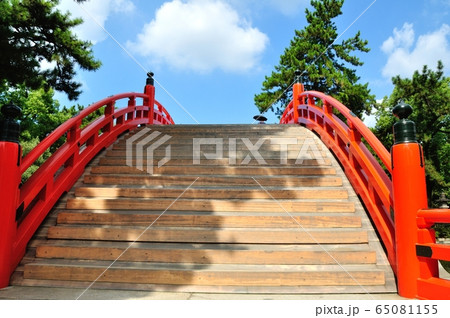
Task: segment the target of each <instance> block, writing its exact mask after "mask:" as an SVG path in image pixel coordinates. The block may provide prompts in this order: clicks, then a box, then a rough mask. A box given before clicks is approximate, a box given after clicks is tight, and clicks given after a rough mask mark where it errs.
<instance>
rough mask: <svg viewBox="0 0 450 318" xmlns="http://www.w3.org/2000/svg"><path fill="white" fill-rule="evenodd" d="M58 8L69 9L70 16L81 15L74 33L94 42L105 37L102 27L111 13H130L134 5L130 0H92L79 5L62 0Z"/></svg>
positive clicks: (70, 0)
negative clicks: (81, 22)
mask: <svg viewBox="0 0 450 318" xmlns="http://www.w3.org/2000/svg"><path fill="white" fill-rule="evenodd" d="M58 9H59V10H61V11H62V12H66V11H69V12H70V13H71V15H72V18H75V17H76V18H79V17H81V18H82V19H83V21H84V22H83V24H81V25H79V26H77V27H75V28H74V32H75V34H77V35H78V36H79V37H80V38H81V39H82V40H85V41H91V42H92V43H94V44H96V43H98V42H101V41H103V40H105V39H106V38H107V34H106V33H105V32H104V31H103V30H102V28H104V27H105V23H106V21H107V20H108V18H109V16H110V15H111V14H113V13H122V14H123V13H130V12H133V11H134V10H135V6H134V4H133V2H132V1H131V0H92V1H86V2H83V3H82V4H81V7H80V5H79V4H77V3H76V2H75V1H74V0H62V1H61V3H60V4H59V5H58ZM94 20H95V21H94Z"/></svg>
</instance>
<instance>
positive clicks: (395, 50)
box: [56, 0, 450, 124]
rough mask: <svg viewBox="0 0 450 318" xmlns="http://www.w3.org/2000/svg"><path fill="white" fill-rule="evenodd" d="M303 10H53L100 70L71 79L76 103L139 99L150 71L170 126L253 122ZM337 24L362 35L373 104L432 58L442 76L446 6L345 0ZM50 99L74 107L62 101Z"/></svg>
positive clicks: (103, 4)
mask: <svg viewBox="0 0 450 318" xmlns="http://www.w3.org/2000/svg"><path fill="white" fill-rule="evenodd" d="M309 3H310V1H309V0H172V1H162V0H150V1H148V0H89V1H88V2H86V3H84V4H83V5H82V7H81V6H80V5H77V4H75V2H74V1H73V0H62V1H61V4H60V9H61V10H63V11H66V10H68V11H70V12H71V13H72V16H73V17H82V18H83V19H84V21H85V23H84V24H83V25H81V26H80V27H77V29H76V30H75V32H76V33H77V34H78V36H79V37H80V38H81V39H83V40H89V41H92V43H94V46H93V50H94V54H95V57H96V58H97V59H99V60H101V61H102V63H103V66H102V67H101V69H100V70H98V71H96V72H83V71H79V72H78V75H77V80H78V81H80V82H81V83H82V84H83V88H82V89H83V94H82V95H81V97H80V99H79V100H78V101H76V103H79V104H82V105H88V104H90V103H93V102H96V101H98V100H100V99H103V98H105V97H107V96H110V95H114V94H118V93H122V92H129V91H138V92H141V91H142V90H143V86H144V84H145V79H146V72H145V70H147V71H150V70H151V71H153V72H154V73H155V79H156V80H157V82H158V83H159V84H161V85H162V86H163V87H161V86H160V85H159V84H157V85H156V98H157V100H158V101H160V102H161V103H162V104H163V105H164V106H165V107H166V108H167V109H168V111H169V112H170V114H171V115H172V117H173V118H174V120H175V122H176V123H180V124H195V123H199V124H211V123H219V124H220V123H224V124H226V123H229V124H235V123H252V122H253V120H252V117H253V116H254V115H256V114H257V113H258V111H257V109H256V107H255V106H254V101H253V97H254V95H255V94H257V93H259V92H260V89H261V84H262V82H263V80H264V77H265V76H266V75H269V74H270V73H271V72H272V70H273V69H274V66H275V65H277V64H278V62H279V57H280V55H281V54H282V53H283V51H284V49H285V48H286V47H288V46H289V43H290V40H291V39H292V38H293V36H294V31H295V30H301V29H303V28H304V26H305V25H306V20H305V13H304V12H305V8H307V7H309V6H310V4H309ZM336 23H337V26H338V32H339V33H340V34H342V33H343V34H342V38H341V39H345V38H348V37H351V36H353V35H354V34H355V33H356V32H357V31H358V30H360V31H361V34H362V38H363V39H367V40H368V41H369V45H368V46H369V47H370V48H371V51H370V52H369V53H364V54H361V55H360V58H361V59H362V61H363V62H364V66H362V67H360V68H358V71H357V73H358V75H359V76H360V77H361V82H363V83H366V82H368V83H369V88H370V89H371V92H372V93H373V94H375V95H376V97H377V99H382V98H383V97H384V96H387V95H389V94H390V93H391V92H392V84H391V77H392V76H395V75H397V74H399V75H402V76H404V77H410V76H411V75H412V74H413V72H414V70H416V69H422V67H423V65H425V64H427V65H429V66H430V67H432V68H433V69H435V68H436V65H437V60H439V59H440V60H442V61H443V62H444V65H445V68H446V69H445V72H446V75H447V76H449V74H450V0H390V1H387V0H375V1H374V0H346V1H345V4H344V6H343V15H341V16H339V17H338V18H337V19H336ZM105 30H106V31H107V32H108V33H109V34H110V35H111V36H112V37H113V38H114V40H113V39H112V38H111V36H109V35H108V34H107V33H106V32H105ZM116 41H117V42H118V43H120V45H121V46H122V47H123V48H125V49H126V51H127V52H128V53H127V52H125V50H123V49H122V48H121V47H120V46H119V44H118V43H117V42H116ZM130 55H131V56H132V57H133V58H132V57H131V56H130ZM166 91H167V92H169V94H170V95H172V96H173V97H174V98H175V99H176V101H175V100H174V99H173V98H172V97H171V96H170V95H169V94H168V93H167V92H166ZM56 98H57V99H59V100H60V103H61V104H62V105H72V104H73V102H69V101H68V100H67V99H66V98H65V96H64V95H63V94H60V93H58V94H56ZM180 105H181V106H182V107H181V106H180ZM183 108H184V109H185V110H187V112H188V113H189V114H188V113H187V112H186V111H185V110H183ZM191 116H192V117H193V118H192V117H191ZM268 117H269V122H270V123H275V122H277V119H276V118H275V116H274V115H273V114H271V113H270V112H269V113H268Z"/></svg>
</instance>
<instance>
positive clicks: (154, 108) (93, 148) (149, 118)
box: [0, 85, 174, 288]
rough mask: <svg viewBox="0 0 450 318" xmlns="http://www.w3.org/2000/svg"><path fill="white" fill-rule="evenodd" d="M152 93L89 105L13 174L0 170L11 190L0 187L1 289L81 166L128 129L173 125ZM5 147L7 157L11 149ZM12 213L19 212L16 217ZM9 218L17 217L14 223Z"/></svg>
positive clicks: (36, 148)
mask: <svg viewBox="0 0 450 318" xmlns="http://www.w3.org/2000/svg"><path fill="white" fill-rule="evenodd" d="M154 93H155V89H154V87H153V85H147V86H146V87H145V91H144V93H124V94H119V95H115V96H111V97H108V98H106V99H103V100H101V101H99V102H97V103H95V104H92V105H90V106H89V107H87V108H86V109H84V110H83V111H81V112H80V113H79V114H78V115H77V116H75V117H73V118H71V119H69V120H68V121H66V122H65V123H63V124H62V125H61V126H59V127H58V128H57V129H56V130H55V131H53V132H52V133H51V134H50V135H48V136H47V137H46V138H45V139H44V140H43V141H42V142H41V143H40V144H39V145H37V146H36V147H35V148H34V149H33V150H32V151H31V152H30V153H28V154H27V155H26V156H25V157H24V158H23V159H22V160H20V159H19V161H20V164H19V165H18V167H17V169H16V170H17V173H16V174H17V177H16V176H14V178H13V177H7V178H4V180H3V179H2V175H3V174H2V173H1V172H2V171H0V179H2V181H3V182H2V183H4V184H1V185H0V187H1V189H2V190H3V189H15V190H14V191H13V192H14V193H17V195H14V198H12V196H11V193H9V192H4V193H7V195H8V196H9V197H4V195H3V194H2V193H3V191H2V192H1V193H0V198H1V199H2V201H3V200H10V201H12V202H13V203H12V204H11V207H12V208H8V210H5V211H3V209H2V211H1V214H0V221H2V219H3V218H5V220H6V216H7V222H9V223H11V224H10V226H9V227H8V233H9V234H8V238H7V239H5V240H4V242H8V243H2V241H0V253H3V255H0V258H3V261H1V262H0V288H1V287H5V283H6V285H7V282H8V280H9V276H10V275H11V273H12V271H13V270H14V269H15V268H16V267H17V265H18V264H19V262H20V261H21V259H22V258H23V256H24V254H25V250H26V246H27V244H28V242H29V240H30V239H31V237H32V236H33V234H34V233H35V232H36V230H37V228H38V227H39V226H40V224H41V223H42V221H43V220H44V218H45V217H46V216H47V214H48V212H49V211H50V210H51V209H52V207H53V206H54V205H55V203H56V202H57V201H58V200H59V198H60V197H61V195H62V194H63V193H65V192H67V191H68V190H69V189H70V188H71V187H72V186H73V184H74V183H75V182H76V181H77V180H78V179H79V178H80V176H81V175H82V174H83V172H84V169H85V167H86V165H87V164H88V163H89V162H90V161H91V160H92V159H93V158H94V157H95V156H96V155H97V154H98V153H99V152H100V151H101V150H103V149H105V148H107V147H108V146H110V145H111V144H112V143H113V142H114V141H115V140H116V139H117V138H118V137H119V136H120V135H121V134H123V133H124V132H126V131H130V130H133V129H135V128H136V127H138V126H139V125H146V124H159V125H170V124H174V122H173V120H172V118H171V116H170V115H169V113H168V112H167V110H166V109H165V108H164V107H163V106H162V105H161V104H160V103H159V102H157V101H156V100H155V97H154ZM137 99H141V100H142V104H140V105H137V103H136V100H137ZM120 100H128V101H127V106H126V107H124V108H121V109H116V103H117V102H118V101H120ZM101 108H104V115H103V116H101V117H100V118H98V119H96V120H95V121H93V122H92V123H90V124H89V125H88V126H86V127H84V128H82V122H83V120H84V119H86V118H87V117H88V116H89V115H91V114H92V113H94V112H95V111H97V110H99V109H101ZM64 136H66V142H65V143H64V144H63V145H62V146H60V147H59V148H58V150H57V151H56V152H55V153H54V154H53V155H52V156H51V157H50V158H48V159H47V160H46V161H45V162H44V164H42V165H41V166H40V167H39V169H38V170H37V171H36V172H35V173H34V174H33V175H32V176H31V177H30V178H29V179H28V180H27V181H26V182H25V183H24V184H23V185H21V186H20V185H19V182H20V181H19V180H20V176H22V175H23V173H24V172H25V171H26V170H27V169H28V168H29V167H31V165H32V164H33V163H34V162H35V161H36V160H37V159H38V158H39V157H40V156H41V155H42V154H44V153H45V152H46V151H47V150H48V149H50V147H52V146H53V145H54V144H55V142H57V141H58V140H59V139H60V138H61V137H64ZM0 144H6V145H7V146H8V147H10V148H11V149H13V148H14V147H15V146H16V148H18V149H19V151H20V148H19V147H18V145H16V144H13V143H6V142H0ZM1 150H2V148H1V147H0V151H1ZM8 151H9V156H11V150H8ZM7 155H8V154H6V150H5V151H4V152H3V153H0V157H2V156H7ZM16 158H17V157H16ZM19 158H20V155H19ZM16 161H17V159H16ZM0 168H3V169H8V168H7V167H0ZM14 180H15V181H16V182H15V181H14ZM6 183H8V184H6ZM10 192H11V191H10ZM17 214H19V215H20V214H22V216H19V217H17V216H16V215H17ZM10 216H13V217H12V218H11V217H10ZM14 218H16V219H17V220H16V221H14ZM0 235H1V234H0ZM6 245H11V246H6Z"/></svg>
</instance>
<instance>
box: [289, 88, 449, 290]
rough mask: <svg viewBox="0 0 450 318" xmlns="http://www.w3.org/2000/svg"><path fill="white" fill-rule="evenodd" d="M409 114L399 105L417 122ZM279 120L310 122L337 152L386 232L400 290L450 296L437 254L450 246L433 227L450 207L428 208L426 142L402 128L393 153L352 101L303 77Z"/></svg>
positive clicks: (444, 255) (446, 252)
mask: <svg viewBox="0 0 450 318" xmlns="http://www.w3.org/2000/svg"><path fill="white" fill-rule="evenodd" d="M337 114H340V116H338V115H337ZM409 114H410V113H409ZM409 114H408V113H405V111H404V110H402V109H401V110H399V116H398V117H399V118H400V119H401V120H400V122H402V123H401V124H402V125H403V124H405V122H404V121H406V122H407V123H406V125H410V123H412V122H410V121H407V120H406V117H407V116H409ZM405 115H406V116H405ZM342 117H343V118H345V120H346V122H344V121H343V120H341V118H342ZM280 123H281V124H300V125H304V126H306V127H307V128H309V129H310V130H312V131H314V132H315V133H316V134H318V135H319V136H320V138H321V139H322V141H323V142H324V143H325V145H326V146H327V147H328V148H330V149H331V150H332V151H333V153H334V154H335V156H336V157H337V158H338V160H339V161H340V163H341V165H342V166H343V168H344V171H345V173H346V175H347V177H348V179H349V180H350V182H351V184H352V186H353V188H354V189H355V191H356V193H357V194H358V195H359V196H360V198H361V200H362V201H363V203H364V205H365V207H366V209H367V211H368V212H369V214H370V217H371V219H372V221H373V223H374V224H375V227H376V229H377V231H378V234H379V236H380V237H381V240H382V243H383V245H384V248H385V250H386V253H387V257H388V260H389V263H390V265H391V267H392V269H393V271H394V273H395V275H396V276H397V283H398V291H399V294H400V295H401V296H404V297H408V298H421V299H450V281H448V280H445V279H441V278H439V271H438V260H445V261H450V246H443V245H438V244H436V239H435V233H434V230H433V229H432V228H431V227H432V226H433V225H434V224H435V223H450V210H448V209H439V210H428V209H427V207H428V204H427V194H426V183H425V167H424V162H425V160H424V158H423V152H422V147H421V145H420V144H419V143H418V142H417V141H416V140H413V138H411V139H408V138H405V136H403V135H402V134H403V131H402V129H399V131H400V132H399V133H398V136H397V137H401V138H398V139H403V140H400V141H397V142H396V144H395V145H394V146H393V147H392V150H391V152H390V153H389V152H388V151H387V150H386V148H385V147H384V146H383V145H382V144H381V142H380V141H379V140H378V139H377V138H376V136H375V135H374V134H373V133H372V132H371V131H370V129H368V128H367V127H366V126H365V125H364V123H363V122H362V121H361V120H360V119H359V118H358V117H357V116H356V115H355V114H353V113H352V112H351V111H350V110H349V109H348V108H347V107H345V106H344V105H343V104H341V103H340V102H339V101H337V100H336V99H334V98H332V97H330V96H327V95H325V94H323V93H320V92H315V91H304V87H303V85H302V84H300V83H297V84H294V87H293V100H292V101H291V103H290V104H289V105H288V107H286V109H285V111H284V114H283V116H282V118H281V122H280ZM412 125H414V124H412ZM401 128H403V127H401ZM414 132H415V131H414ZM414 138H415V134H414ZM370 148H371V149H370ZM394 220H395V221H394Z"/></svg>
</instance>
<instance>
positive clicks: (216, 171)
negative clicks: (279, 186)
mask: <svg viewBox="0 0 450 318" xmlns="http://www.w3.org/2000/svg"><path fill="white" fill-rule="evenodd" d="M91 173H92V174H112V173H113V174H148V172H147V167H145V166H144V167H143V170H139V169H136V168H134V167H128V166H96V167H92V170H91ZM153 174H159V175H168V174H172V175H195V176H202V175H228V176H229V175H239V176H244V175H245V176H255V177H256V176H259V175H264V176H267V175H270V176H282V175H291V176H292V175H303V176H307V175H316V176H327V175H335V174H336V170H335V169H334V168H316V167H314V168H312V167H288V166H286V167H246V166H236V167H223V166H207V167H204V166H196V165H193V166H167V167H165V166H163V167H161V168H158V167H153Z"/></svg>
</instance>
